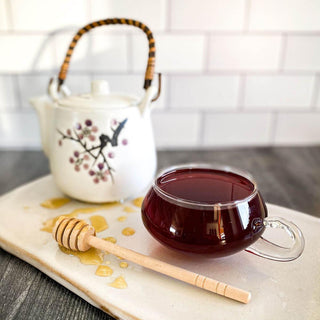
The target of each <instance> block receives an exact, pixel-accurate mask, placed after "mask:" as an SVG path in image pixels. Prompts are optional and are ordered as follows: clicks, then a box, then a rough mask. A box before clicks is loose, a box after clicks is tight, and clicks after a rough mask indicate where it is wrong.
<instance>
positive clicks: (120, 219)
mask: <svg viewBox="0 0 320 320" xmlns="http://www.w3.org/2000/svg"><path fill="white" fill-rule="evenodd" d="M117 220H118V221H120V222H123V221H126V220H127V217H126V216H121V217H119V218H118V219H117Z"/></svg>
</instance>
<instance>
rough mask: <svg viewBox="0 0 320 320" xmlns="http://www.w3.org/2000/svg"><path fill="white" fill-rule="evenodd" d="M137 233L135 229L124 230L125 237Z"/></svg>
mask: <svg viewBox="0 0 320 320" xmlns="http://www.w3.org/2000/svg"><path fill="white" fill-rule="evenodd" d="M135 233H136V231H135V230H134V229H133V228H130V227H127V228H124V229H123V230H122V234H123V235H124V236H132V235H134V234H135Z"/></svg>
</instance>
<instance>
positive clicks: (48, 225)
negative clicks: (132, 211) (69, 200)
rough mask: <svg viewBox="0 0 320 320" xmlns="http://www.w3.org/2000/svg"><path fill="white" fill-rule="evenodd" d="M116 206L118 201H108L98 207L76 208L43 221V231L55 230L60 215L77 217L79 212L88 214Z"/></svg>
mask: <svg viewBox="0 0 320 320" xmlns="http://www.w3.org/2000/svg"><path fill="white" fill-rule="evenodd" d="M115 206H119V203H118V202H113V203H106V204H102V205H100V206H97V207H85V208H78V209H74V210H73V211H72V212H70V213H68V214H61V215H59V216H57V217H54V218H51V219H48V220H46V221H45V222H43V227H42V228H41V231H45V232H49V233H51V232H52V230H53V227H54V225H55V224H56V222H57V220H58V219H59V217H60V216H62V215H63V216H66V217H68V218H76V217H77V216H78V215H79V214H87V213H94V212H97V211H100V210H105V209H110V208H113V207H115Z"/></svg>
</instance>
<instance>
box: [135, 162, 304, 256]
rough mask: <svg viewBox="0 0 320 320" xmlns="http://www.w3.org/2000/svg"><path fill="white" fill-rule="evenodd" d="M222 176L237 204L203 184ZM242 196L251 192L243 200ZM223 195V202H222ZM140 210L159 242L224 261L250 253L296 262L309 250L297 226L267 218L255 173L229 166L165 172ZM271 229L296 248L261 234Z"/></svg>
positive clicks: (188, 166)
mask: <svg viewBox="0 0 320 320" xmlns="http://www.w3.org/2000/svg"><path fill="white" fill-rule="evenodd" d="M220 177H221V179H222V181H223V183H225V181H227V184H226V185H224V184H223V185H222V186H226V189H225V193H226V192H227V193H228V196H229V194H230V192H234V194H237V196H238V198H237V199H236V200H232V201H225V199H226V195H227V194H224V193H223V192H224V188H219V189H215V187H213V186H214V184H210V183H209V184H206V182H204V181H207V182H210V179H213V178H214V179H217V178H218V180H219V179H220ZM206 179H207V180H206ZM208 179H209V180H208ZM224 180H225V181H224ZM169 186H170V188H171V189H170V188H169ZM175 186H176V187H175ZM178 187H179V190H178V191H179V192H180V193H181V192H182V193H184V192H185V190H184V188H185V189H186V190H187V189H188V188H189V189H190V190H191V191H192V193H189V194H188V196H187V197H184V196H181V195H177V193H178V194H179V192H178V191H177V190H174V188H178ZM210 188H211V189H210ZM228 188H231V189H228ZM241 188H243V190H242V189H241ZM170 190H171V191H170ZM190 190H189V191H190ZM210 192H212V194H214V195H215V196H214V197H213V198H216V199H215V200H214V201H208V199H206V200H203V199H200V200H199V198H204V197H205V196H206V197H207V196H208V195H210ZM243 192H247V194H246V196H243V197H241V193H243ZM193 197H194V198H193ZM217 197H218V198H217ZM219 197H221V200H222V201H218V200H217V199H220V198H219ZM141 212H142V220H143V223H144V225H145V227H146V229H147V230H148V231H149V233H150V234H151V235H152V236H153V237H154V238H155V239H157V240H158V241H159V242H160V243H162V244H164V245H165V246H167V247H169V248H173V249H178V250H182V251H185V252H192V253H198V254H206V255H210V256H212V257H223V256H227V255H230V254H234V253H236V252H239V251H241V250H246V251H248V252H251V253H253V254H255V255H258V256H260V257H263V258H268V259H271V260H277V261H291V260H294V259H296V258H298V257H299V256H300V255H301V253H302V251H303V249H304V238H303V235H302V232H301V230H300V229H299V228H298V227H297V226H296V225H295V224H294V223H293V222H290V221H287V220H286V219H283V218H280V217H268V210H267V207H266V205H265V202H264V200H263V198H262V196H261V194H260V192H259V190H258V187H257V184H256V182H255V181H254V179H253V178H252V177H251V175H250V174H248V173H246V172H244V171H241V170H238V169H235V168H231V167H227V166H221V165H209V164H198V163H196V164H184V165H180V166H174V167H170V168H167V169H165V170H163V171H162V172H161V173H160V174H159V175H158V176H157V177H156V179H155V181H154V183H153V185H152V187H151V188H150V190H149V191H148V193H147V195H146V197H145V199H144V201H143V204H142V209H141ZM266 228H280V229H283V230H285V231H286V234H287V236H288V237H290V238H291V239H292V241H291V242H292V245H290V246H288V247H287V246H283V245H280V244H276V243H273V242H272V241H270V240H267V239H265V238H264V237H263V236H262V235H263V233H264V231H265V230H266Z"/></svg>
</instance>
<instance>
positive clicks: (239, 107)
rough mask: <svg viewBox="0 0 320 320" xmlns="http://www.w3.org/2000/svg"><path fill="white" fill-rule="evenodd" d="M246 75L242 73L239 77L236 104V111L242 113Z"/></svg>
mask: <svg viewBox="0 0 320 320" xmlns="http://www.w3.org/2000/svg"><path fill="white" fill-rule="evenodd" d="M246 79H247V77H246V74H244V73H242V74H240V75H239V87H238V99H237V102H236V110H238V111H240V112H242V111H244V109H245V107H244V97H245V90H246Z"/></svg>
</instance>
